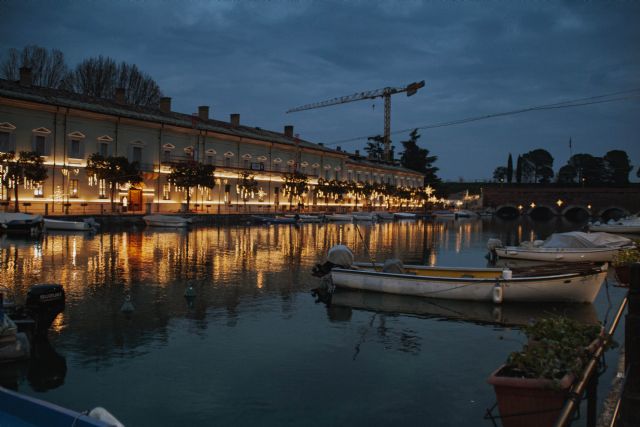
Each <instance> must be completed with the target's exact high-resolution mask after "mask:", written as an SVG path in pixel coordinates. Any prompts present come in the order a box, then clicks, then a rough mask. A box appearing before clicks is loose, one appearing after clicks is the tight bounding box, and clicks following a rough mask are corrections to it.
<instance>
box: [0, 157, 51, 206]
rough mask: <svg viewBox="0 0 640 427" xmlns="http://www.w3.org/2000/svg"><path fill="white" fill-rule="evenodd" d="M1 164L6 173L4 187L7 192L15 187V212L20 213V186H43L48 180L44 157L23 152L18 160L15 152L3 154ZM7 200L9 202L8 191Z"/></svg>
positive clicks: (3, 181) (3, 180)
mask: <svg viewBox="0 0 640 427" xmlns="http://www.w3.org/2000/svg"><path fill="white" fill-rule="evenodd" d="M0 163H2V168H3V169H4V170H5V172H6V173H5V174H3V177H2V185H3V186H4V187H5V188H6V189H7V190H9V188H11V187H13V194H14V203H15V206H14V210H15V212H19V211H20V204H19V200H18V190H19V189H20V186H21V185H32V184H36V185H39V184H41V183H42V182H43V181H45V180H46V179H47V168H46V166H45V165H44V162H43V160H42V157H40V155H38V153H36V152H35V151H21V152H20V154H19V156H18V159H17V160H16V159H15V155H14V153H13V152H9V153H1V154H0ZM7 200H9V192H8V191H7Z"/></svg>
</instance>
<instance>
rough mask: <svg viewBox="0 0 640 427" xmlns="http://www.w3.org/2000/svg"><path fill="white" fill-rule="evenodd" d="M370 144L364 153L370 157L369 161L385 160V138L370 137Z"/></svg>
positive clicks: (368, 143) (380, 136)
mask: <svg viewBox="0 0 640 427" xmlns="http://www.w3.org/2000/svg"><path fill="white" fill-rule="evenodd" d="M367 139H368V140H369V142H367V145H366V146H365V147H364V151H366V152H367V154H368V155H369V159H371V160H375V161H379V162H380V161H382V160H384V138H383V137H382V135H376V136H370V137H369V138H367Z"/></svg>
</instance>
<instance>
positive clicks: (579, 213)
mask: <svg viewBox="0 0 640 427" xmlns="http://www.w3.org/2000/svg"><path fill="white" fill-rule="evenodd" d="M560 214H561V215H562V216H564V217H565V218H567V219H568V220H569V221H575V222H579V221H584V220H587V219H589V217H590V216H591V211H590V210H589V209H588V208H587V207H586V206H581V205H570V206H567V207H565V208H564V209H563V210H562V212H560Z"/></svg>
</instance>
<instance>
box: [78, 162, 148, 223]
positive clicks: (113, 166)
mask: <svg viewBox="0 0 640 427" xmlns="http://www.w3.org/2000/svg"><path fill="white" fill-rule="evenodd" d="M85 171H86V172H87V175H88V176H93V177H95V178H96V179H99V180H102V179H103V180H105V182H106V183H107V184H109V188H110V200H111V211H112V212H113V211H115V205H114V200H115V193H116V189H117V188H119V187H120V186H121V185H124V184H126V183H130V184H134V185H135V184H138V183H140V182H142V175H141V173H140V167H139V165H138V162H129V159H127V158H126V157H124V156H115V157H114V156H109V157H104V156H102V155H101V154H99V153H94V154H92V155H91V156H89V158H88V159H87V167H86V169H85Z"/></svg>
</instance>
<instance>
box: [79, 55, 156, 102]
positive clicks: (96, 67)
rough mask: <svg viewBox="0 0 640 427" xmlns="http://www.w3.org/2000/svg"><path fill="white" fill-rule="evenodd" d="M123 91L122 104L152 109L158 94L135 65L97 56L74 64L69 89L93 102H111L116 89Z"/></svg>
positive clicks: (150, 80) (152, 84)
mask: <svg viewBox="0 0 640 427" xmlns="http://www.w3.org/2000/svg"><path fill="white" fill-rule="evenodd" d="M119 87H121V88H124V89H125V100H126V102H127V103H129V104H134V105H155V104H157V103H158V101H159V100H160V97H161V96H162V92H161V91H160V87H159V86H158V84H157V83H156V82H155V81H154V80H153V79H152V78H151V76H149V75H148V74H146V73H143V72H142V71H140V69H138V67H137V66H136V65H135V64H127V63H126V62H121V63H119V64H118V63H116V61H115V60H114V59H113V58H109V57H105V56H102V55H101V56H98V57H93V58H88V59H85V60H84V61H82V62H81V63H80V64H78V65H77V66H76V68H75V70H74V72H73V89H74V91H75V92H78V93H84V94H86V95H90V96H93V97H97V98H112V97H113V95H114V93H115V90H116V88H119Z"/></svg>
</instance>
